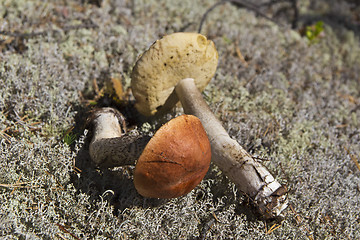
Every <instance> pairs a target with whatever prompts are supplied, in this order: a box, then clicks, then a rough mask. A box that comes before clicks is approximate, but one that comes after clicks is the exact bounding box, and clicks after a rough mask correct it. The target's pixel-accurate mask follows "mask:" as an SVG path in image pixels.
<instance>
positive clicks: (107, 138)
mask: <svg viewBox="0 0 360 240" xmlns="http://www.w3.org/2000/svg"><path fill="white" fill-rule="evenodd" d="M89 121H90V122H91V124H92V130H93V131H92V132H93V137H92V139H91V142H90V145H89V153H90V157H91V159H92V161H93V162H94V164H95V165H97V166H99V167H104V168H111V167H118V166H125V165H133V164H134V163H135V161H136V160H137V159H138V158H139V157H140V155H141V153H142V151H143V150H144V148H145V146H146V144H147V143H148V141H149V139H150V138H149V137H145V136H141V135H139V134H137V133H134V134H129V133H127V131H126V127H125V119H124V117H123V116H122V115H121V113H120V112H119V111H117V110H115V109H113V108H100V109H98V110H96V111H95V112H94V113H93V114H92V116H91V117H90V120H89Z"/></svg>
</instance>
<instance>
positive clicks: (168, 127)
mask: <svg viewBox="0 0 360 240" xmlns="http://www.w3.org/2000/svg"><path fill="white" fill-rule="evenodd" d="M210 161H211V147H210V142H209V139H208V137H207V135H206V132H205V130H204V127H203V126H202V124H201V122H200V120H199V119H198V118H197V117H195V116H192V115H181V116H179V117H177V118H174V119H172V120H171V121H169V122H168V123H166V124H164V125H163V126H162V127H161V128H160V129H159V130H158V131H157V132H156V133H155V135H154V137H153V138H151V140H150V141H149V143H148V144H147V145H146V147H145V149H144V151H143V153H142V154H141V156H140V158H139V159H138V162H137V164H136V167H135V173H134V184H135V188H136V190H137V191H138V192H139V194H140V195H142V196H144V197H153V198H176V197H179V196H182V195H185V194H187V193H189V192H190V191H191V190H192V189H194V188H195V187H196V186H197V185H198V184H199V183H200V182H201V180H202V179H203V178H204V176H205V174H206V172H207V171H208V169H209V166H210Z"/></svg>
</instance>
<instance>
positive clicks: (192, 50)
mask: <svg viewBox="0 0 360 240" xmlns="http://www.w3.org/2000/svg"><path fill="white" fill-rule="evenodd" d="M217 63H218V53H217V51H216V48H215V45H214V43H213V42H212V41H210V40H207V39H206V37H205V36H203V35H201V34H198V33H173V34H170V35H167V36H164V37H163V38H162V39H160V40H157V41H156V42H155V43H154V44H153V45H152V46H151V47H150V48H149V49H148V50H147V51H146V52H144V54H143V55H142V56H141V57H140V58H139V60H138V61H137V63H136V65H135V67H134V69H133V71H132V75H131V88H132V91H133V94H134V97H135V99H136V104H135V107H136V109H137V110H138V111H139V112H140V113H141V114H144V115H146V116H150V115H154V114H155V113H156V112H157V111H158V110H159V109H160V108H163V110H164V109H166V110H169V109H171V108H172V107H173V106H174V105H175V104H176V103H177V102H178V98H177V96H176V93H175V91H174V88H175V86H176V84H177V83H178V82H179V81H180V80H181V79H184V78H193V79H194V80H195V84H196V86H197V87H198V89H199V91H203V90H204V88H205V87H206V85H207V84H208V83H209V81H210V80H211V78H212V77H213V76H214V74H215V71H216V67H217ZM165 103H166V104H165Z"/></svg>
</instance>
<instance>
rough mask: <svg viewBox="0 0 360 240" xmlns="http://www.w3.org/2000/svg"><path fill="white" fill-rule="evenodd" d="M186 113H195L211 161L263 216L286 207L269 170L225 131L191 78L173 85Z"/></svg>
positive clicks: (282, 191)
mask: <svg viewBox="0 0 360 240" xmlns="http://www.w3.org/2000/svg"><path fill="white" fill-rule="evenodd" d="M175 91H176V94H177V96H178V98H179V99H180V102H181V104H182V106H183V109H184V112H185V113H186V114H192V115H195V116H197V117H198V118H199V119H200V121H201V122H202V124H203V126H204V128H205V131H206V132H207V135H208V137H209V140H210V144H211V154H212V160H213V162H214V163H215V164H216V165H217V166H218V167H219V168H220V170H221V171H222V172H224V174H225V175H226V176H227V177H228V178H229V179H230V180H231V181H232V182H234V183H235V185H236V186H237V188H238V189H239V190H241V191H242V192H243V193H245V194H246V195H248V196H249V197H250V198H251V199H253V201H254V203H255V206H257V208H258V211H259V212H260V213H261V214H262V215H263V216H264V217H265V218H274V217H278V216H281V213H282V211H283V210H284V209H285V208H286V207H287V204H288V201H287V191H286V188H285V187H283V186H282V185H281V184H280V183H279V182H278V181H276V179H275V178H274V177H273V176H272V175H271V174H270V172H269V171H268V170H267V169H266V168H265V167H264V166H262V165H261V164H260V163H259V162H257V161H256V160H254V158H253V157H251V155H250V154H249V153H248V152H246V151H245V149H244V148H243V147H242V146H241V145H240V144H239V143H238V142H237V141H235V140H234V139H232V138H231V137H230V136H229V134H228V133H227V132H226V130H225V129H224V127H223V126H222V124H221V123H220V121H219V120H218V119H217V118H216V117H215V116H214V114H213V113H212V112H211V110H210V108H209V106H208V105H207V104H206V102H205V100H204V99H203V98H202V95H201V93H200V91H199V90H198V89H197V87H196V85H195V82H194V79H192V78H186V79H183V80H181V81H180V82H179V83H178V84H177V86H176V87H175Z"/></svg>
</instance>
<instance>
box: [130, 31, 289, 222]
mask: <svg viewBox="0 0 360 240" xmlns="http://www.w3.org/2000/svg"><path fill="white" fill-rule="evenodd" d="M217 62H218V53H217V51H216V48H215V46H214V43H213V42H212V41H210V40H207V38H206V37H205V36H203V35H201V34H197V33H174V34H170V35H167V36H164V37H163V38H162V39H160V40H157V41H156V42H155V43H154V44H153V45H152V46H151V47H150V48H149V49H148V50H147V51H146V52H145V53H143V54H142V56H141V57H140V58H139V60H138V61H137V63H136V65H135V67H134V69H133V72H132V76H131V79H132V83H131V87H132V90H133V94H134V97H135V99H136V105H135V106H136V108H137V109H138V111H139V112H140V113H142V114H144V115H147V116H150V115H155V114H157V113H159V112H160V113H162V112H165V111H167V110H169V109H171V108H173V107H174V105H175V104H176V103H177V102H178V101H179V100H180V102H181V104H182V107H183V109H184V112H185V113H186V114H192V115H195V116H197V117H198V118H199V119H200V120H201V122H202V124H203V126H204V128H205V130H206V133H207V135H208V138H209V140H210V144H211V152H212V161H213V162H214V163H215V164H216V165H217V166H218V167H219V168H220V170H221V171H222V172H223V173H224V174H225V175H226V176H227V177H228V178H229V179H230V180H231V181H232V182H234V183H235V185H236V186H237V188H238V189H239V190H241V191H242V192H243V193H244V194H246V195H247V196H249V197H250V198H251V199H252V200H253V202H254V203H255V206H256V207H257V208H258V211H259V212H260V213H261V214H262V215H263V216H264V217H265V218H274V217H278V216H281V215H282V212H283V210H284V209H285V208H286V207H287V205H288V200H287V190H286V188H285V187H283V186H282V185H281V184H280V183H279V182H278V181H277V180H276V179H275V178H274V177H273V176H272V175H271V174H270V172H269V171H268V170H267V169H266V168H265V167H264V166H262V165H261V164H260V163H259V162H258V161H256V160H255V159H254V158H253V157H252V156H251V155H250V154H249V153H247V152H246V151H245V149H244V148H243V147H242V146H241V145H240V144H239V143H238V142H237V141H236V140H234V139H232V138H231V137H230V136H229V135H228V133H227V131H226V130H225V129H224V128H223V126H222V124H221V122H220V121H219V120H218V119H217V118H216V117H215V116H214V114H213V113H212V112H211V110H210V108H209V107H208V105H207V104H206V102H205V101H204V99H203V98H202V95H201V91H203V90H204V88H205V86H206V85H207V84H208V83H209V81H210V80H211V78H212V77H213V76H214V74H215V71H216V67H217Z"/></svg>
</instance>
